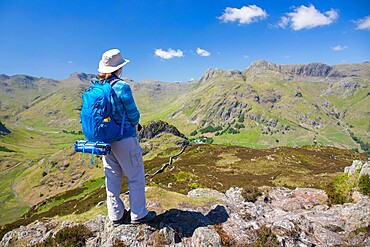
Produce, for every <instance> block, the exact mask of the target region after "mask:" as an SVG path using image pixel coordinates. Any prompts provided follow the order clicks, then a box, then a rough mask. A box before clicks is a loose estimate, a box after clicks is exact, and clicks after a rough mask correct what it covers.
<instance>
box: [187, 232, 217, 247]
mask: <svg viewBox="0 0 370 247" xmlns="http://www.w3.org/2000/svg"><path fill="white" fill-rule="evenodd" d="M191 239H192V246H194V247H209V246H212V247H217V246H222V242H221V238H220V236H219V235H218V234H217V232H216V231H215V230H213V229H210V228H208V227H199V228H197V229H196V230H195V231H194V234H193V236H192V237H191Z"/></svg>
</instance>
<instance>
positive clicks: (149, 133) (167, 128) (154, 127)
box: [138, 120, 186, 140]
mask: <svg viewBox="0 0 370 247" xmlns="http://www.w3.org/2000/svg"><path fill="white" fill-rule="evenodd" d="M164 132H165V133H170V134H173V135H175V136H178V137H181V138H184V139H186V137H185V135H184V134H182V133H181V132H180V131H179V130H178V129H177V128H176V127H175V126H173V125H170V124H168V123H167V122H164V121H161V120H156V121H152V122H150V123H148V124H146V125H143V129H142V130H141V131H140V132H139V135H138V137H139V140H141V139H143V138H145V139H152V138H154V137H155V136H157V135H159V134H161V133H164Z"/></svg>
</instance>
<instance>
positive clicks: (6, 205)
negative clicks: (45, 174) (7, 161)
mask: <svg viewBox="0 0 370 247" xmlns="http://www.w3.org/2000/svg"><path fill="white" fill-rule="evenodd" d="M25 168H26V167H25V166H24V165H19V166H17V167H14V168H13V169H10V170H8V171H6V172H2V173H0V202H1V203H0V212H1V213H0V222H1V224H7V223H10V222H13V221H14V220H16V219H18V218H19V217H20V216H21V215H22V214H24V213H25V212H26V211H27V210H28V209H29V206H27V205H24V204H22V203H19V202H18V201H17V199H16V198H15V196H14V195H13V194H12V192H11V190H10V187H11V186H12V183H13V180H14V179H15V178H16V177H17V176H18V175H19V174H20V173H22V171H23V170H24V169H25Z"/></svg>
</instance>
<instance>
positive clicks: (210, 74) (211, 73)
mask: <svg viewBox="0 0 370 247" xmlns="http://www.w3.org/2000/svg"><path fill="white" fill-rule="evenodd" d="M222 72H223V70H221V69H217V68H216V69H208V70H207V71H206V72H205V73H204V74H203V76H202V77H201V78H200V80H199V82H200V83H202V82H206V81H209V80H211V79H213V78H216V77H217V76H220V75H221V74H222Z"/></svg>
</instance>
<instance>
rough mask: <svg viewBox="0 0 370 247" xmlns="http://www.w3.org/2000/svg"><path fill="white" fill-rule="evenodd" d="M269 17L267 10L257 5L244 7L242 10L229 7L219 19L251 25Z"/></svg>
mask: <svg viewBox="0 0 370 247" xmlns="http://www.w3.org/2000/svg"><path fill="white" fill-rule="evenodd" d="M266 17H267V13H266V11H265V10H263V9H261V8H260V7H258V6H256V5H249V6H243V7H241V8H240V9H238V8H231V7H227V8H226V9H225V12H224V13H223V15H222V16H220V17H218V18H219V19H220V20H222V21H224V22H236V21H238V22H239V24H250V23H252V22H256V21H258V20H263V19H265V18H266Z"/></svg>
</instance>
